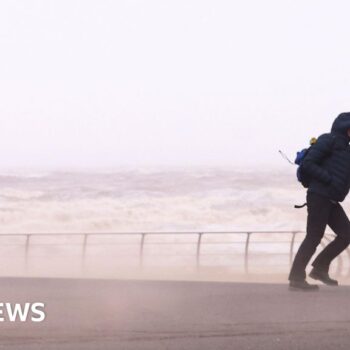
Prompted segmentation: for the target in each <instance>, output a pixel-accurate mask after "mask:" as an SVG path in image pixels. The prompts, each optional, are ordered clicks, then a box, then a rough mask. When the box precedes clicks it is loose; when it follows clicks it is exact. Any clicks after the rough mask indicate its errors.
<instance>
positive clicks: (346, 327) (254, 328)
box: [0, 278, 350, 350]
mask: <svg viewBox="0 0 350 350" xmlns="http://www.w3.org/2000/svg"><path fill="white" fill-rule="evenodd" d="M349 296H350V287H349V286H341V287H338V288H331V287H323V286H322V287H321V290H320V292H317V293H305V292H304V293H303V292H289V291H288V290H287V285H286V284H262V283H261V284H254V283H218V282H216V283H215V282H179V281H176V282H174V281H173V282H166V281H113V280H83V279H81V280H79V279H45V278H42V279H39V278H38V279H34V278H2V279H0V302H11V303H15V302H21V303H23V302H35V301H40V302H45V303H46V314H47V318H46V320H45V321H44V322H43V323H32V322H27V323H20V322H16V323H10V322H3V323H1V324H0V349H26V350H31V349H45V350H50V349H60V350H65V349H74V350H79V349H84V350H89V349H113V350H115V349H123V350H124V349H125V350H129V349H133V350H134V349H142V350H143V349H145V350H148V349H149V350H157V349H160V350H163V349H170V350H172V349H174V350H179V349H186V350H187V349H189V350H194V349H196V350H197V349H198V350H199V349H201V350H203V349H208V350H209V349H210V350H213V349H230V350H232V349H240V350H241V349H269V350H273V349H293V350H294V349H303V350H307V349H330V348H333V349H345V348H348V346H349V343H350V307H349Z"/></svg>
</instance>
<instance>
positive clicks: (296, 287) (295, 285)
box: [289, 280, 319, 292]
mask: <svg viewBox="0 0 350 350" xmlns="http://www.w3.org/2000/svg"><path fill="white" fill-rule="evenodd" d="M289 290H291V291H304V292H314V291H318V290H319V287H318V286H317V285H316V284H309V283H307V282H306V281H305V280H304V281H293V280H291V281H289Z"/></svg>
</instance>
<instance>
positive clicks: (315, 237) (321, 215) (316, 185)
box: [288, 113, 350, 291]
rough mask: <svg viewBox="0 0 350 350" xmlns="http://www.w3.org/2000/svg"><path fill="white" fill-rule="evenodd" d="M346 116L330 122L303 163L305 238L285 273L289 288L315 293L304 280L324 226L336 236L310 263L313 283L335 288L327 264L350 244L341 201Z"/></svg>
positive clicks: (349, 161)
mask: <svg viewBox="0 0 350 350" xmlns="http://www.w3.org/2000/svg"><path fill="white" fill-rule="evenodd" d="M349 142H350V113H341V114H340V115H339V116H338V117H337V118H336V119H335V120H334V122H333V124H332V128H331V132H330V133H325V134H322V135H321V136H320V137H319V138H318V139H317V142H316V143H315V144H314V145H313V146H312V147H311V148H310V150H309V152H308V153H307V155H306V156H305V159H304V161H303V171H304V172H305V173H306V174H307V175H308V176H309V178H310V184H309V187H308V190H307V193H306V204H307V224H306V236H305V239H304V240H303V242H302V243H301V245H300V247H299V249H298V252H297V254H296V255H295V258H294V261H293V264H292V268H291V270H290V274H289V278H288V279H289V289H290V290H304V291H316V290H318V289H319V287H318V286H317V285H313V284H309V283H308V282H307V281H306V272H305V269H306V266H307V264H308V263H309V261H310V260H311V257H312V256H313V254H314V253H315V251H316V248H317V246H318V245H319V244H320V242H321V239H322V237H323V235H324V232H325V229H326V226H327V225H328V226H329V227H330V228H331V229H332V230H333V231H334V233H335V234H336V237H335V239H334V240H333V241H332V242H331V243H329V244H328V245H327V246H326V247H325V248H324V249H323V250H322V251H321V252H320V254H319V255H318V256H317V257H316V259H315V260H314V261H313V262H312V266H313V268H312V270H311V272H310V274H309V277H311V278H312V279H314V280H319V281H321V282H323V283H324V284H327V285H331V286H337V285H338V281H336V280H334V279H332V278H330V277H329V268H330V264H331V262H332V261H333V259H334V258H336V257H337V256H338V255H339V254H340V253H341V252H342V251H344V250H345V249H346V248H347V247H348V245H349V243H350V221H349V219H348V217H347V215H346V213H345V211H344V209H343V208H342V206H341V204H340V202H342V201H343V200H344V199H345V197H346V196H347V194H348V193H349V189H350V145H349Z"/></svg>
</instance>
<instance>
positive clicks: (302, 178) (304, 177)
mask: <svg viewBox="0 0 350 350" xmlns="http://www.w3.org/2000/svg"><path fill="white" fill-rule="evenodd" d="M316 142H317V139H316V138H315V137H313V138H312V139H311V140H310V146H309V147H308V148H303V149H302V150H301V151H299V152H297V156H296V158H295V160H294V163H295V164H297V165H298V168H297V179H298V181H299V182H300V183H301V184H302V185H303V186H304V187H305V188H308V187H309V185H310V182H311V177H310V176H309V175H308V174H305V171H303V162H304V159H305V157H306V155H307V154H308V153H309V150H310V148H311V147H312V146H313V145H314V144H315V143H316Z"/></svg>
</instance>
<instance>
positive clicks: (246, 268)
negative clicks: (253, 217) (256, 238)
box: [244, 232, 251, 273]
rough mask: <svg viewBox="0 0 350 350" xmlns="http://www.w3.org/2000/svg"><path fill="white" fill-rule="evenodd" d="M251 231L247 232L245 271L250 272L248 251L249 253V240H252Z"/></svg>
mask: <svg viewBox="0 0 350 350" xmlns="http://www.w3.org/2000/svg"><path fill="white" fill-rule="evenodd" d="M250 235H251V232H247V239H246V241H245V252H244V271H245V273H248V272H249V267H248V253H249V241H250Z"/></svg>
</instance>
